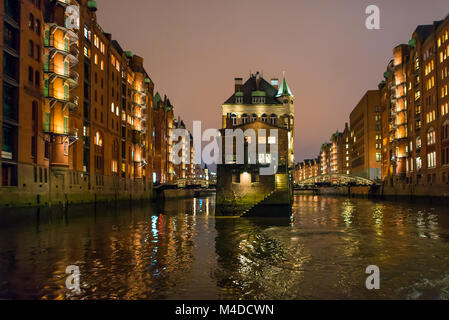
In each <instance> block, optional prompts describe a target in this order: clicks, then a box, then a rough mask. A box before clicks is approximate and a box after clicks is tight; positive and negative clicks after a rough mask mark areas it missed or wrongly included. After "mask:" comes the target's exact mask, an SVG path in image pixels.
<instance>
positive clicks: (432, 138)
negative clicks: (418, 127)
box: [427, 128, 436, 145]
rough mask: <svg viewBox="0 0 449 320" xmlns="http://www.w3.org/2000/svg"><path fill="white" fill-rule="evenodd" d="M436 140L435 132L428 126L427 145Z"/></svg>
mask: <svg viewBox="0 0 449 320" xmlns="http://www.w3.org/2000/svg"><path fill="white" fill-rule="evenodd" d="M435 142H436V134H435V130H434V129H433V128H430V129H429V131H428V132H427V145H432V144H435Z"/></svg>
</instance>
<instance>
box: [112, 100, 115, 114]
mask: <svg viewBox="0 0 449 320" xmlns="http://www.w3.org/2000/svg"><path fill="white" fill-rule="evenodd" d="M114 111H115V107H114V102H113V103H111V112H112V113H114Z"/></svg>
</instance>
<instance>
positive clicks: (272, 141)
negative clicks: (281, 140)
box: [268, 137, 276, 144]
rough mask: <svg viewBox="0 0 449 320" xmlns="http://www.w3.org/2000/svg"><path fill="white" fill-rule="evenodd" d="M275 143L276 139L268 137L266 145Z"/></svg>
mask: <svg viewBox="0 0 449 320" xmlns="http://www.w3.org/2000/svg"><path fill="white" fill-rule="evenodd" d="M275 143H276V137H268V144H275Z"/></svg>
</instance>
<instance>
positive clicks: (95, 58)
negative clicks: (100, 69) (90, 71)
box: [94, 54, 98, 64]
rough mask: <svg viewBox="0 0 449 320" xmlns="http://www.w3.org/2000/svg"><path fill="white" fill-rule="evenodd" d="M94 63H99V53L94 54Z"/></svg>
mask: <svg viewBox="0 0 449 320" xmlns="http://www.w3.org/2000/svg"><path fill="white" fill-rule="evenodd" d="M94 63H95V64H98V55H97V54H95V55H94Z"/></svg>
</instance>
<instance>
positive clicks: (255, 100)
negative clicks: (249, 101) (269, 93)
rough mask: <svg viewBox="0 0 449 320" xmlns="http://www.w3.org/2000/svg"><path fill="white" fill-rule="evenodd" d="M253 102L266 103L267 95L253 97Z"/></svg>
mask: <svg viewBox="0 0 449 320" xmlns="http://www.w3.org/2000/svg"><path fill="white" fill-rule="evenodd" d="M253 104H265V97H253Z"/></svg>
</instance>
